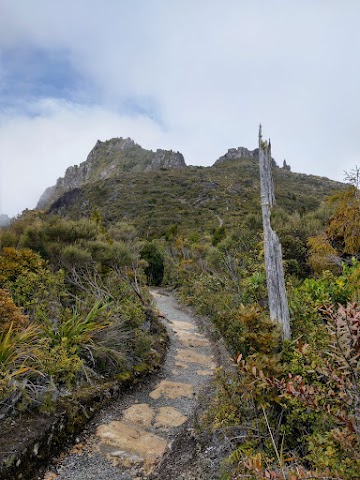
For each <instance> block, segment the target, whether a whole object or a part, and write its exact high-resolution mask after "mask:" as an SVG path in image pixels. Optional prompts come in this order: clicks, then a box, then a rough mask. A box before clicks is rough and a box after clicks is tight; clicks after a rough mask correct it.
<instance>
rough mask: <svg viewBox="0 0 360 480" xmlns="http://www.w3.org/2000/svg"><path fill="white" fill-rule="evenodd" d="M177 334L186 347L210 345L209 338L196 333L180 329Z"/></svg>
mask: <svg viewBox="0 0 360 480" xmlns="http://www.w3.org/2000/svg"><path fill="white" fill-rule="evenodd" d="M176 335H177V336H178V337H179V340H180V342H181V343H182V344H183V345H185V346H186V347H207V346H208V345H209V340H207V339H206V338H205V337H203V336H202V335H199V334H196V333H189V332H188V331H179V332H177V333H176Z"/></svg>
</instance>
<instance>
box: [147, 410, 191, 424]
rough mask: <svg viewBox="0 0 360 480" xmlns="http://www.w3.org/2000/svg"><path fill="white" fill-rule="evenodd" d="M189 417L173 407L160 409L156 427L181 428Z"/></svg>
mask: <svg viewBox="0 0 360 480" xmlns="http://www.w3.org/2000/svg"><path fill="white" fill-rule="evenodd" d="M187 419H188V417H187V416H186V415H183V414H182V413H181V412H180V411H179V410H177V409H176V408H173V407H160V408H159V409H158V414H157V415H156V419H155V427H157V428H167V427H180V425H182V424H183V423H185V422H186V420H187Z"/></svg>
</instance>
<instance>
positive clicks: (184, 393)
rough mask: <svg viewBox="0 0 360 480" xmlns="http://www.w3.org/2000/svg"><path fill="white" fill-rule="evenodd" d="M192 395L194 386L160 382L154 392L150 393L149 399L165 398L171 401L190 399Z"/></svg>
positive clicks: (166, 381)
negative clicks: (180, 398) (181, 398)
mask: <svg viewBox="0 0 360 480" xmlns="http://www.w3.org/2000/svg"><path fill="white" fill-rule="evenodd" d="M194 393H195V392H194V385H191V384H190V383H179V382H170V381H168V380H162V381H161V382H160V383H159V385H158V386H157V387H156V388H155V390H153V391H152V392H151V393H150V395H149V397H150V398H153V399H154V400H158V399H159V398H160V397H167V398H171V399H174V398H179V397H188V398H191V397H192V396H193V395H194Z"/></svg>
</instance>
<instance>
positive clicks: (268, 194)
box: [259, 125, 291, 339]
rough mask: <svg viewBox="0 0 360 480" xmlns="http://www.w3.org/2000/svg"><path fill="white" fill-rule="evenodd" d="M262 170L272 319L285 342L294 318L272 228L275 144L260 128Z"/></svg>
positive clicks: (279, 245)
mask: <svg viewBox="0 0 360 480" xmlns="http://www.w3.org/2000/svg"><path fill="white" fill-rule="evenodd" d="M259 167H260V191H261V210H262V218H263V227H264V254H265V269H266V283H267V290H268V297H269V309H270V318H271V320H274V321H276V322H279V323H280V324H281V326H282V335H283V338H284V339H290V336H291V332H290V315H289V306H288V301H287V296H286V289H285V279H284V269H283V264H282V251H281V243H280V240H279V237H278V236H277V234H276V233H275V232H274V230H273V229H272V228H271V222H270V215H271V208H272V206H273V205H274V203H275V194H274V182H273V178H272V170H271V144H270V140H269V143H267V142H263V140H262V132H261V125H260V127H259Z"/></svg>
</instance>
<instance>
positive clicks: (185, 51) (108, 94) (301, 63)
mask: <svg viewBox="0 0 360 480" xmlns="http://www.w3.org/2000/svg"><path fill="white" fill-rule="evenodd" d="M359 14H360V4H359V2H358V1H356V0H348V1H347V2H345V3H344V2H343V3H342V4H340V3H339V2H337V1H335V0H333V1H332V0H326V1H325V0H319V1H318V2H312V1H310V0H304V1H303V2H301V3H297V4H294V3H293V2H288V1H285V0H274V1H272V2H263V1H260V0H254V1H253V2H248V1H245V0H244V1H243V0H226V1H220V0H197V1H196V2H194V1H193V0H173V1H171V2H168V1H165V0H152V1H148V0H138V1H137V2H127V1H121V0H107V2H101V1H100V0H78V1H77V2H73V1H70V0H62V1H57V0H53V1H52V2H48V1H47V0H22V1H21V0H19V1H17V2H13V1H12V0H3V1H2V15H1V16H0V47H1V46H2V47H3V48H4V49H9V48H14V47H15V46H17V47H19V46H21V45H22V44H27V45H30V46H34V47H37V48H44V49H59V50H62V51H64V52H66V53H67V55H68V58H69V61H70V62H71V64H72V66H73V68H74V69H75V70H77V71H78V72H79V73H80V74H81V76H82V77H83V78H84V79H86V80H88V82H89V85H92V86H93V87H94V91H96V92H97V93H96V97H95V98H93V103H94V105H93V106H87V107H84V106H80V105H76V104H65V103H63V104H62V103H61V102H59V101H56V103H55V104H54V105H55V106H54V107H53V110H51V109H50V110H49V109H47V110H46V108H45V104H44V103H43V104H42V106H41V113H42V114H41V115H40V116H37V117H32V118H29V117H26V116H25V115H16V116H14V115H6V114H4V115H3V123H2V124H0V147H1V151H2V152H5V153H6V152H8V153H9V152H11V153H12V155H11V158H12V162H13V163H14V165H15V164H16V165H17V167H16V168H17V172H16V170H11V168H12V167H9V170H8V169H7V168H6V171H9V172H13V173H12V176H11V179H10V177H9V176H8V174H7V173H4V174H3V175H4V179H3V175H2V176H1V178H2V182H3V184H4V182H5V185H4V187H3V190H2V196H3V210H4V211H6V208H8V209H9V208H10V207H9V205H10V203H11V202H10V200H9V195H10V193H9V192H10V189H9V188H8V189H5V186H6V185H8V184H9V185H10V184H12V185H13V188H14V189H15V185H16V184H15V183H13V182H14V181H15V179H16V174H17V175H19V173H18V170H19V166H20V165H24V167H23V171H24V172H25V171H26V169H27V168H30V167H27V165H31V172H32V174H33V177H34V178H35V179H36V180H34V189H33V193H32V194H31V195H32V196H31V197H30V190H28V192H29V195H28V196H27V197H26V196H25V193H24V194H22V195H21V198H22V199H23V200H22V201H23V203H21V202H20V201H19V202H18V203H17V206H16V207H14V208H15V209H18V208H24V207H25V206H33V205H34V203H36V199H37V196H36V198H35V190H36V191H38V189H39V188H40V186H41V189H42V188H43V186H47V185H49V184H51V183H53V182H54V179H55V178H56V177H57V176H59V175H62V174H63V172H64V170H65V168H66V167H67V166H69V165H71V164H74V163H79V162H81V161H82V160H84V158H85V157H86V155H87V153H88V151H89V150H90V148H91V147H92V146H93V144H94V143H95V141H96V139H97V138H102V139H107V138H111V137H112V136H131V137H133V138H134V140H135V141H137V142H138V143H140V144H142V145H143V146H144V147H150V148H157V147H165V148H166V147H167V148H173V149H175V150H180V151H181V152H182V153H184V155H185V158H186V161H187V162H188V163H190V164H203V165H209V164H212V163H213V162H214V161H215V160H216V158H217V157H218V156H220V155H222V154H223V153H224V152H225V151H226V150H227V148H230V147H235V146H239V145H243V146H247V147H249V148H254V147H255V146H256V140H257V127H258V123H259V122H260V121H261V122H262V123H263V126H264V134H265V135H266V136H271V139H272V144H273V153H274V156H275V158H276V159H277V160H278V161H279V162H281V161H282V159H283V158H286V159H287V161H288V162H289V163H290V164H291V165H292V167H293V169H294V170H296V171H303V172H306V173H314V174H319V175H326V176H329V177H331V178H336V179H339V180H341V179H342V176H343V170H349V169H351V168H352V166H353V165H354V164H355V163H356V159H357V158H358V130H359V120H358V115H357V105H358V104H359V101H360V90H359V88H358V85H359V82H360V70H359V62H358V61H357V57H356V53H357V50H358V47H359V43H360V31H359V29H358V18H359ZM0 71H1V69H0ZM0 77H1V75H0ZM84 98H86V95H85V96H84ZM134 99H135V101H137V100H139V99H144V100H145V103H149V104H150V105H152V106H153V107H154V110H155V111H154V112H149V116H151V115H152V114H154V115H155V118H157V119H158V121H159V125H161V127H160V126H159V125H158V124H157V123H156V121H153V120H151V118H148V119H146V118H145V114H144V116H137V117H134V116H132V115H130V114H129V112H128V111H127V110H128V109H126V110H124V101H125V103H126V100H130V102H131V101H134ZM79 101H80V94H79ZM37 108H38V105H37ZM18 139H24V141H22V140H21V141H20V142H18V141H17V140H18ZM21 144H23V146H21ZM25 144H26V145H28V147H25V146H24V145H25ZM49 156H51V160H49ZM3 158H5V157H4V156H3ZM3 169H4V167H3ZM7 179H10V180H9V181H8V180H7ZM18 185H19V184H18ZM35 186H36V188H35ZM16 188H17V191H18V192H20V191H22V190H24V188H22V187H21V188H20V187H16ZM36 195H37V194H36ZM16 196H19V199H20V195H16ZM26 199H28V200H26ZM20 205H21V207H20ZM14 208H12V210H14Z"/></svg>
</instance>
